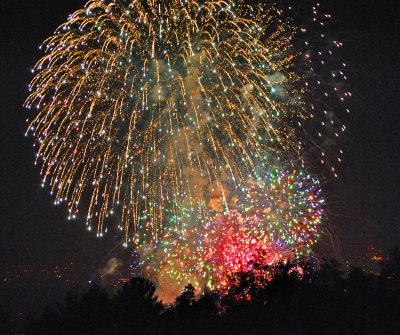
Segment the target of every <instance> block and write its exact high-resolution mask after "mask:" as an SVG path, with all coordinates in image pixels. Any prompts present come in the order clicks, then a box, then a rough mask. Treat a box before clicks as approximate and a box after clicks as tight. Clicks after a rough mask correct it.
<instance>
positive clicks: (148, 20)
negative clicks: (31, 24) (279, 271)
mask: <svg viewBox="0 0 400 335" xmlns="http://www.w3.org/2000/svg"><path fill="white" fill-rule="evenodd" d="M298 32H299V29H297V28H296V27H294V25H293V24H292V23H291V21H290V20H288V19H287V18H286V17H285V16H284V13H283V12H282V11H281V10H280V9H279V8H278V7H276V6H274V5H271V4H255V5H251V6H250V5H246V4H245V2H242V1H237V2H233V1H231V0H228V1H224V2H222V1H193V0H188V1H178V0H171V1H157V0H152V1H150V0H149V1H122V0H114V1H110V0H109V1H106V0H104V1H95V0H92V1H89V2H88V3H87V4H86V6H85V9H82V10H79V11H77V12H75V13H74V14H72V15H71V16H70V18H69V20H68V22H67V23H65V24H63V25H62V26H61V27H59V28H58V29H57V31H56V33H55V35H54V36H53V37H51V38H49V39H48V40H47V41H46V42H45V44H44V45H45V50H46V55H45V56H44V57H43V58H42V59H41V60H40V61H39V62H38V63H37V65H36V67H35V69H36V72H37V73H36V76H35V78H34V80H33V81H32V83H31V86H30V88H31V91H32V92H31V95H30V96H29V98H28V99H27V102H26V106H28V107H37V108H38V110H39V111H38V113H37V116H36V117H35V118H34V119H33V120H32V122H31V123H30V126H29V131H30V132H31V133H32V134H33V135H34V137H35V147H36V150H37V160H38V162H39V163H40V164H41V165H42V174H43V184H45V183H46V182H48V183H49V184H50V186H51V192H52V194H54V196H55V203H56V204H59V203H62V202H65V203H67V204H68V207H69V218H70V219H74V218H76V217H78V216H80V217H84V218H85V221H86V225H87V226H88V229H89V230H91V229H92V228H93V227H97V231H98V235H99V236H102V235H103V233H104V232H106V231H107V228H106V226H105V222H106V221H107V218H109V217H111V216H112V217H113V219H112V220H110V221H112V222H117V226H118V228H119V229H120V230H122V231H124V232H125V242H126V243H128V242H132V241H134V242H135V243H139V244H140V243H153V242H150V241H151V240H153V241H156V240H158V238H159V236H163V235H164V234H166V233H168V231H169V230H170V228H171V227H170V223H171V218H174V220H173V226H174V227H176V229H178V230H180V231H181V232H182V231H183V222H184V221H185V213H184V212H182V208H189V207H192V208H198V207H201V208H202V209H201V212H202V213H207V212H208V211H209V210H210V209H212V210H215V209H218V211H225V210H227V209H229V204H228V202H227V197H228V195H229V193H231V192H236V191H237V189H240V188H243V187H244V186H245V185H246V182H247V179H249V178H253V179H257V178H258V176H257V175H255V172H254V171H262V170H265V169H267V168H268V167H269V166H271V164H272V163H275V162H274V161H273V159H272V158H271V157H279V158H278V160H280V161H289V162H291V164H292V165H294V166H295V165H299V164H300V165H304V162H303V161H304V157H305V155H304V152H303V149H304V148H305V146H306V143H307V141H308V138H307V136H303V135H304V129H305V128H304V127H303V124H304V123H307V122H308V121H310V122H311V121H313V120H316V119H318V118H317V117H315V115H316V114H317V111H315V110H314V109H313V108H310V106H309V104H308V103H307V99H306V98H305V96H306V95H307V91H308V90H309V88H308V82H307V76H306V75H305V74H304V73H305V71H303V70H301V71H299V67H298V62H299V59H302V57H304V54H302V52H303V51H302V50H301V49H296V48H295V46H294V44H293V43H292V41H293V38H294V36H296V34H297V33H298ZM305 66H306V65H305ZM307 69H308V70H310V69H309V67H307ZM275 160H276V159H275ZM302 162H303V163H302ZM188 204H189V205H188ZM203 219H204V220H206V217H203Z"/></svg>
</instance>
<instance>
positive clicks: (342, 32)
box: [0, 0, 400, 311]
mask: <svg viewBox="0 0 400 335" xmlns="http://www.w3.org/2000/svg"><path fill="white" fill-rule="evenodd" d="M83 5H84V1H83V0H68V1H55V0H40V1H37V0H21V1H15V0H2V1H1V11H2V15H1V16H2V18H1V21H0V25H1V34H2V38H1V49H0V55H1V58H0V61H1V68H0V69H1V81H0V99H1V105H0V106H1V134H2V143H1V146H0V148H1V155H0V157H1V163H0V164H1V168H0V185H1V199H0V200H1V201H0V206H1V210H0V216H1V218H0V279H2V282H1V283H0V297H1V298H0V308H1V307H4V306H8V307H9V306H11V308H12V309H14V310H16V311H27V310H35V309H36V308H42V307H43V305H44V304H45V303H46V302H48V301H53V300H54V299H56V298H57V299H58V298H59V295H60V291H58V290H57V288H58V287H63V288H64V289H65V278H64V279H63V280H61V279H57V278H56V277H55V276H53V275H51V276H50V275H47V274H46V271H51V270H52V269H54V268H55V267H56V266H61V267H65V266H67V265H68V264H70V263H71V262H73V265H71V267H72V270H68V274H67V277H68V280H70V281H76V282H78V283H85V282H87V281H88V280H90V279H92V278H93V277H95V275H96V273H97V271H98V269H99V267H100V266H102V260H103V259H104V257H105V256H106V255H107V254H108V253H109V251H110V250H111V249H112V248H113V247H115V246H116V245H118V244H119V242H120V240H119V239H117V238H114V237H113V236H110V237H108V238H106V239H103V240H99V239H97V238H96V237H95V234H91V233H88V232H86V231H85V230H84V227H83V226H84V224H83V223H82V222H73V223H71V222H68V221H67V220H66V210H65V208H62V207H55V206H53V205H52V199H51V197H50V195H49V192H48V190H46V189H42V188H41V185H40V176H39V171H38V169H37V168H35V167H34V166H33V162H34V151H33V148H32V143H33V141H32V138H29V137H28V138H25V137H24V132H25V128H26V123H25V120H26V119H27V118H28V117H29V116H30V115H29V113H28V111H27V110H24V108H22V104H23V102H24V99H25V98H26V97H27V94H28V84H29V81H30V79H31V78H32V74H31V72H30V69H31V68H32V67H33V65H34V63H35V61H36V60H38V59H39V57H40V56H41V53H40V52H39V50H38V46H39V45H40V43H41V42H42V41H43V40H44V39H45V38H47V37H48V36H50V35H51V34H52V33H53V31H54V30H55V28H56V27H57V26H58V25H59V24H61V23H62V22H64V21H65V20H66V18H67V15H68V14H69V13H71V12H73V11H74V10H76V9H78V8H80V7H82V6H83ZM323 6H324V8H326V9H327V11H329V12H331V13H332V14H333V16H334V20H333V21H334V22H333V23H332V24H331V28H330V29H331V31H332V34H333V35H334V36H339V37H340V40H341V41H342V42H343V43H344V48H343V49H342V51H341V57H343V61H345V62H346V63H347V64H348V66H349V69H350V71H349V77H350V78H349V79H350V80H349V87H350V91H351V92H352V93H353V98H352V100H351V114H350V115H349V116H346V117H345V119H344V123H345V124H346V126H347V129H348V132H347V137H346V139H345V143H344V145H343V147H344V149H345V159H344V162H343V164H342V166H340V169H339V173H340V177H339V179H338V180H335V181H332V180H328V181H327V182H326V183H325V184H324V185H323V189H324V191H325V193H324V194H325V195H326V198H327V201H328V210H329V216H330V220H329V222H330V226H331V228H332V231H333V233H334V240H335V243H336V245H337V247H338V256H339V258H340V260H341V261H350V262H352V263H355V264H358V265H362V262H363V255H364V254H365V252H366V250H367V247H368V245H371V244H372V245H374V246H375V247H376V248H377V249H381V250H383V252H384V253H387V252H388V250H390V249H391V248H392V247H393V246H395V245H400V222H399V219H398V213H399V210H400V206H399V201H400V156H399V152H400V107H399V106H400V90H399V88H400V34H399V17H400V10H399V8H400V4H399V1H398V0H387V1H379V0H363V1H358V0H357V1H355V0H353V1H349V0H335V1H333V0H332V1H330V0H324V1H323ZM319 249H321V250H319V252H320V254H321V255H331V254H332V250H327V249H329V247H327V246H325V244H323V245H322V246H320V247H319ZM118 250H119V249H118V248H117V252H118ZM24 269H30V270H31V271H32V274H31V275H27V276H25V277H23V278H22V279H18V280H17V279H15V278H14V277H15V274H16V273H20V272H21V271H22V270H24ZM13 276H14V277H13ZM62 276H64V277H65V275H64V274H63V275H62ZM4 278H9V279H10V278H11V279H10V280H11V283H9V282H3V279H4ZM13 278H14V279H13ZM70 284H71V285H72V286H73V285H74V283H70ZM16 294H17V296H15V295H16ZM62 295H63V294H61V296H62ZM8 307H7V308H8Z"/></svg>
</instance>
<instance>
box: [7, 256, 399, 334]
mask: <svg viewBox="0 0 400 335" xmlns="http://www.w3.org/2000/svg"><path fill="white" fill-rule="evenodd" d="M380 265H381V269H380V271H378V272H377V273H371V272H366V271H363V270H361V269H359V268H355V267H353V268H351V269H350V270H349V271H348V272H347V273H344V272H343V271H342V270H341V267H340V264H339V263H337V262H336V261H334V260H331V261H328V262H325V263H323V264H321V265H320V266H319V269H318V270H313V267H312V266H311V265H310V264H305V265H303V267H302V269H303V270H302V271H295V270H293V266H292V265H290V264H286V265H285V264H282V265H280V266H278V267H275V268H267V267H264V268H263V267H259V270H260V271H261V272H263V271H264V272H265V273H268V272H269V271H273V272H274V277H273V279H272V281H269V282H268V283H263V282H262V281H260V277H257V275H254V273H240V274H237V275H236V276H234V277H232V278H231V284H232V285H231V289H230V290H229V292H227V294H225V295H224V296H222V295H220V294H218V293H215V292H209V291H206V292H205V293H204V294H202V295H201V296H200V297H199V298H196V292H195V289H194V287H193V286H192V285H190V284H188V285H187V286H186V287H185V289H184V290H183V292H182V293H181V295H180V296H178V297H177V298H176V299H175V301H174V302H173V303H171V304H167V305H165V304H163V303H162V302H160V301H159V300H158V299H157V297H156V296H155V291H156V287H155V285H154V284H153V283H152V282H150V281H148V280H146V279H144V278H132V279H131V280H130V282H128V283H126V284H125V285H124V286H123V287H122V288H121V289H120V290H119V291H118V292H117V293H116V294H113V295H110V294H108V292H107V291H106V290H105V289H103V288H101V287H99V286H97V285H93V286H92V287H91V288H90V289H89V290H88V291H87V292H86V293H84V294H82V295H77V294H75V293H72V292H71V293H69V294H68V295H67V296H66V298H65V300H64V302H63V303H60V304H57V306H56V307H54V308H50V307H47V308H46V309H45V310H44V311H43V312H42V314H41V316H40V317H39V318H36V319H35V318H27V319H26V321H25V324H24V325H23V330H22V332H21V334H25V335H50V334H52V335H53V334H61V335H64V334H65V335H92V334H93V335H103V334H104V335H105V334H107V335H108V334H120V335H134V334H157V335H158V334H159V335H162V334H185V335H187V334H194V335H196V334H202V335H209V334H240V335H247V334H249V335H250V334H400V251H399V249H397V248H396V249H395V250H394V251H393V252H392V253H391V255H390V257H389V258H388V259H387V260H385V261H383V262H381V264H380ZM259 273H260V272H259ZM0 324H1V325H0V331H1V332H2V334H13V333H14V332H13V330H12V329H11V328H12V327H13V326H12V325H11V324H10V322H9V320H8V319H7V317H6V316H5V314H4V313H3V314H2V313H0ZM8 327H9V328H8Z"/></svg>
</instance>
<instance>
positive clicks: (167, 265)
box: [137, 168, 324, 295]
mask: <svg viewBox="0 0 400 335" xmlns="http://www.w3.org/2000/svg"><path fill="white" fill-rule="evenodd" d="M320 193H321V190H320V188H319V182H318V180H316V179H315V178H312V177H311V176H310V175H308V174H306V173H304V172H302V171H297V170H280V169H272V168H271V169H270V170H269V171H268V173H267V174H266V176H265V177H264V178H262V179H260V180H249V181H248V182H247V187H246V188H245V190H243V191H241V192H239V193H238V194H235V195H232V197H231V199H229V201H230V203H231V207H232V208H235V209H231V210H229V211H226V212H224V213H218V212H216V211H210V212H209V213H207V215H206V217H207V218H208V220H204V219H203V218H204V215H203V214H201V213H200V211H195V212H194V213H193V215H191V216H188V220H187V221H186V224H185V225H184V230H183V233H182V232H181V231H178V230H176V229H175V230H174V229H171V230H170V231H169V232H168V233H167V234H166V235H164V236H163V237H162V238H161V240H160V241H159V243H158V244H157V245H151V246H149V245H146V246H143V245H142V246H140V247H138V253H139V254H140V257H139V259H140V262H139V263H138V264H137V267H138V268H139V269H141V270H142V271H143V272H144V273H145V275H146V276H148V277H150V278H152V279H153V280H155V281H156V282H157V283H158V284H159V285H160V287H161V293H160V294H161V295H162V294H163V293H162V292H168V293H170V292H171V291H172V292H173V293H174V294H176V293H179V291H180V290H181V289H182V288H183V287H184V286H185V285H186V284H187V283H189V282H190V283H192V284H193V285H195V286H196V287H197V288H198V289H200V290H201V289H202V287H204V286H207V287H208V288H209V289H212V290H218V291H220V292H226V290H227V289H228V288H229V287H228V284H229V278H231V277H232V276H234V275H235V274H237V273H243V272H254V271H257V270H258V269H259V268H260V267H261V268H264V267H271V266H275V265H277V264H279V263H281V262H286V261H290V262H292V263H296V262H298V261H301V260H302V259H304V256H307V255H308V254H309V253H310V252H311V247H312V246H313V245H314V244H315V243H316V242H317V240H318V238H319V236H320V233H319V226H320V225H321V223H322V220H323V217H324V212H323V208H322V207H323V204H324V199H323V198H322V197H321V194H320ZM195 216H197V220H196V218H195ZM264 279H266V278H264Z"/></svg>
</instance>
